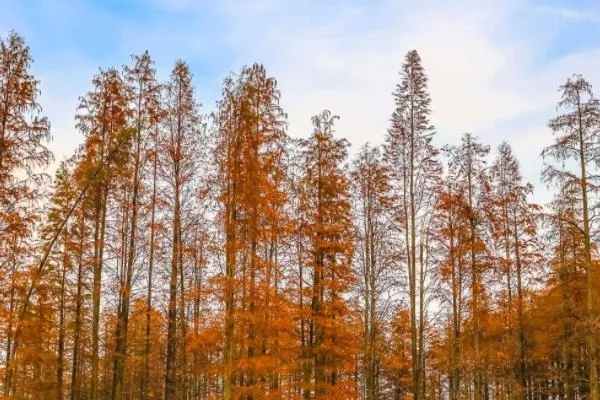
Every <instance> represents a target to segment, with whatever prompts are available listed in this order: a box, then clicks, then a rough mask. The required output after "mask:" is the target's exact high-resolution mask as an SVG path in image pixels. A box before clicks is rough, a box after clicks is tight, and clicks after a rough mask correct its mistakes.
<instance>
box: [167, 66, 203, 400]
mask: <svg viewBox="0 0 600 400" xmlns="http://www.w3.org/2000/svg"><path fill="white" fill-rule="evenodd" d="M165 97H166V99H165V104H164V108H165V119H164V124H165V130H164V137H163V138H162V146H163V147H162V149H163V150H164V152H165V156H166V157H165V158H166V160H165V165H164V174H165V175H166V179H167V182H168V185H169V190H170V193H171V199H172V200H171V202H170V208H171V210H172V223H171V226H170V229H171V237H172V239H171V240H172V242H171V257H170V258H171V260H170V261H171V269H170V278H169V303H168V319H167V355H166V366H165V368H166V370H165V374H166V375H165V399H166V400H172V399H175V398H176V394H177V392H178V388H179V389H180V390H182V391H185V364H184V365H183V370H182V371H180V373H181V375H180V376H181V377H182V380H181V381H178V380H177V376H178V375H177V370H176V368H177V360H176V356H177V293H178V291H177V283H178V280H179V283H180V286H181V294H182V295H183V292H184V281H183V280H182V279H180V275H181V276H183V275H182V271H183V245H184V243H183V233H184V232H183V228H182V210H183V208H184V206H185V204H184V202H185V201H186V199H187V198H189V196H191V195H193V190H194V188H195V180H196V179H197V176H196V173H197V168H198V162H199V157H200V155H201V152H200V151H201V146H202V135H203V127H202V119H201V116H200V113H199V104H198V103H197V102H196V100H195V98H194V86H193V84H192V75H191V73H190V70H189V67H188V65H187V64H186V63H184V62H183V61H178V62H177V63H176V64H175V67H174V68H173V71H172V72H171V79H170V81H169V83H168V84H167V85H166V94H165ZM179 313H180V317H181V319H182V321H184V322H183V325H182V329H184V330H183V331H182V332H181V337H180V340H182V341H184V340H185V328H184V327H185V309H184V308H181V307H180V310H179ZM180 355H181V357H184V356H185V347H184V350H183V351H182V352H181V353H180Z"/></svg>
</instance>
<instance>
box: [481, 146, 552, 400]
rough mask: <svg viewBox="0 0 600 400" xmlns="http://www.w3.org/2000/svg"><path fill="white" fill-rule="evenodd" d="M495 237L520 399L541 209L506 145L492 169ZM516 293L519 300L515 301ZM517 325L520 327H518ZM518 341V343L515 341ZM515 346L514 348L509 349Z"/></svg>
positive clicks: (513, 390)
mask: <svg viewBox="0 0 600 400" xmlns="http://www.w3.org/2000/svg"><path fill="white" fill-rule="evenodd" d="M490 178H491V184H492V202H493V207H491V208H490V210H491V211H492V213H493V214H494V215H493V216H490V219H491V220H492V221H493V225H494V226H493V227H492V228H493V231H494V236H495V237H496V239H497V240H498V243H499V246H498V247H499V248H501V249H503V254H502V255H501V256H500V257H499V258H500V267H501V268H499V270H500V271H502V273H503V274H504V276H505V278H504V279H505V282H506V310H507V311H506V321H507V322H506V324H507V333H508V335H509V343H510V344H512V343H515V342H516V355H515V354H511V352H510V351H509V359H510V360H512V362H513V363H514V365H512V366H510V367H509V371H510V370H512V371H513V372H514V375H515V376H514V379H515V381H516V383H517V384H518V387H516V388H515V387H511V396H513V397H515V398H518V397H521V396H522V395H523V391H524V390H525V388H526V375H527V371H526V367H527V365H526V360H527V356H526V354H527V351H528V350H527V348H526V347H527V343H526V337H525V327H524V320H523V318H524V312H525V310H524V307H525V300H524V290H525V279H526V274H528V275H529V274H530V273H531V269H532V267H533V266H534V265H535V264H539V261H540V244H539V241H538V240H537V234H538V233H537V222H536V220H535V215H536V214H537V213H539V207H538V206H536V205H535V204H530V203H529V201H528V197H529V196H530V195H531V194H532V192H533V187H532V186H531V185H530V184H529V183H525V182H523V177H522V176H521V173H520V171H519V163H518V161H517V159H516V158H515V156H514V154H513V153H512V150H511V147H510V146H509V145H508V144H507V143H506V142H504V143H502V144H500V146H499V147H498V155H497V157H496V159H495V160H494V162H493V164H492V165H491V168H490ZM513 292H516V293H514V294H516V299H514V300H513V297H514V295H513ZM514 325H516V326H514ZM515 339H516V340H515ZM509 347H512V346H509Z"/></svg>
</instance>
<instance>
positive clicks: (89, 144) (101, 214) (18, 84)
mask: <svg viewBox="0 0 600 400" xmlns="http://www.w3.org/2000/svg"><path fill="white" fill-rule="evenodd" d="M32 62H33V59H32V56H31V54H30V50H29V47H28V46H27V45H26V43H25V42H24V40H23V38H22V37H21V36H20V35H18V34H17V33H14V32H11V33H10V34H9V35H8V37H7V38H4V39H2V40H0V346H1V355H0V362H1V364H2V366H1V368H0V378H1V379H2V386H1V387H2V392H1V393H0V394H2V396H3V397H2V398H4V399H56V400H66V399H69V400H101V399H111V400H121V399H141V400H150V399H165V400H174V399H177V400H200V399H223V400H233V399H236V400H237V399H245V400H250V399H253V400H254V399H256V400H258V399H299V400H300V399H302V400H309V399H320V400H326V399H368V400H377V399H382V400H384V399H394V400H400V399H407V398H412V399H415V400H425V399H432V400H433V399H451V400H458V399H474V400H484V399H485V400H487V399H491V398H493V399H511V400H512V399H531V400H533V399H536V400H537V399H565V400H574V399H598V372H597V368H598V358H597V351H598V350H597V345H598V333H599V327H598V315H597V314H598V308H599V306H600V304H599V303H598V298H597V294H596V291H597V287H598V280H599V276H598V268H597V267H598V262H599V260H600V258H599V256H598V243H599V242H600V237H599V236H598V235H599V231H598V221H597V213H598V210H599V209H600V208H599V207H600V202H599V201H598V200H599V197H598V191H599V189H600V184H599V181H600V174H599V167H600V165H599V164H600V103H599V102H598V100H597V99H596V97H594V95H593V92H592V87H591V85H590V83H589V82H588V81H586V80H585V79H584V78H583V77H582V76H580V75H573V76H572V77H570V78H568V79H567V81H566V83H564V84H563V85H562V86H560V92H559V94H560V98H559V102H558V111H557V116H556V117H555V118H553V119H552V120H550V121H549V123H548V128H549V131H551V132H552V134H553V135H554V142H553V144H552V145H550V146H549V147H547V148H545V149H544V151H543V153H542V154H541V155H540V156H541V157H542V159H543V160H544V169H543V172H542V179H543V181H544V182H545V184H547V185H548V186H549V187H550V188H552V189H553V190H554V200H553V201H552V202H551V203H549V204H546V205H543V206H540V205H537V204H535V203H533V202H532V199H531V198H532V193H533V186H532V185H531V184H530V183H528V182H526V181H525V180H524V178H523V177H522V175H521V173H520V171H519V162H518V160H517V159H516V157H515V155H514V154H513V152H512V150H511V147H510V145H509V144H508V143H506V142H504V143H502V144H501V145H500V146H498V148H497V149H495V150H494V151H493V152H492V151H491V150H490V147H489V146H488V145H486V144H485V143H483V142H482V141H481V140H480V139H479V138H478V137H477V136H476V135H474V134H471V133H465V134H463V135H462V136H461V138H460V140H459V141H458V143H457V144H455V145H448V146H444V147H441V148H438V147H436V146H435V145H434V141H433V138H434V135H435V129H434V127H433V125H432V123H431V99H430V95H429V93H428V88H427V75H426V73H425V71H424V69H423V66H422V62H421V58H420V56H419V54H418V53H417V51H415V50H412V51H409V52H408V53H407V54H406V57H405V59H404V63H403V64H402V65H401V68H400V76H399V83H398V84H397V86H396V87H395V90H394V91H393V94H392V98H391V101H393V108H394V111H393V114H392V115H391V118H390V123H389V129H388V131H387V133H386V136H385V142H384V143H383V144H382V145H381V146H373V145H369V144H366V145H364V146H362V147H361V148H360V150H359V151H358V152H357V153H356V154H355V155H352V156H351V155H350V154H349V150H350V144H349V142H348V141H347V140H345V139H343V138H341V137H339V136H338V135H337V133H336V130H335V128H336V120H337V119H338V118H339V117H338V116H337V115H335V114H334V113H332V112H330V111H328V110H324V111H321V112H318V113H316V115H315V116H314V117H313V118H312V125H313V130H312V132H311V133H310V135H308V136H307V138H305V139H296V138H292V137H290V136H289V135H288V134H287V122H286V120H287V115H286V113H285V111H284V110H283V108H282V107H281V105H280V92H279V90H278V87H277V81H276V79H275V78H274V77H272V76H270V75H269V74H268V73H267V71H266V70H265V68H264V66H263V65H261V64H253V65H250V66H244V67H242V68H241V69H240V70H239V71H238V72H237V73H231V74H230V75H229V76H227V78H225V80H224V82H223V86H222V91H221V96H220V99H219V100H218V101H217V103H216V107H215V111H213V112H211V113H208V112H206V111H204V108H203V107H202V105H201V104H200V103H199V102H198V100H197V97H198V96H197V93H196V92H195V88H194V84H193V77H192V73H191V72H190V69H189V67H188V65H187V64H186V63H185V62H184V61H177V62H176V63H175V65H174V67H173V70H172V72H171V75H170V77H169V78H168V80H167V81H166V82H159V81H158V80H157V78H156V71H155V67H154V62H153V60H152V58H151V56H150V55H149V54H148V52H145V53H142V54H140V55H134V56H132V57H131V60H129V63H128V64H127V65H125V66H123V67H118V68H106V69H100V70H99V72H98V73H97V74H96V75H95V76H94V77H93V78H92V81H91V84H90V89H89V91H88V92H87V93H84V94H82V96H81V97H80V98H79V105H78V107H77V109H76V110H75V118H76V129H77V131H78V132H80V133H81V135H82V144H81V145H80V146H79V148H78V149H77V150H76V152H75V153H74V154H73V155H72V156H71V157H70V158H68V159H66V160H64V161H61V162H60V164H59V166H58V168H57V170H56V174H55V176H54V178H53V179H51V178H50V177H49V176H48V174H47V170H48V169H49V167H50V166H51V165H52V163H53V156H52V153H51V152H50V151H49V150H48V148H47V145H48V143H49V141H50V140H51V134H50V123H49V121H48V119H47V118H46V117H44V116H43V112H42V109H41V106H40V104H39V103H38V98H39V95H40V91H39V88H38V86H39V82H38V81H37V80H36V79H35V77H34V76H33V75H32V74H31V72H30V69H31V65H32ZM549 134H550V133H549ZM533 156H538V155H537V154H535V155H533Z"/></svg>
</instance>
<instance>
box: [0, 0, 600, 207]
mask: <svg viewBox="0 0 600 400" xmlns="http://www.w3.org/2000/svg"><path fill="white" fill-rule="evenodd" d="M11 29H13V30H16V31H17V32H19V33H20V34H22V35H23V36H24V37H25V40H26V41H27V43H28V44H29V45H30V47H31V51H32V54H33V56H34V58H35V64H34V73H35V75H36V76H37V77H38V79H40V80H41V89H42V98H41V103H42V106H43V109H44V113H45V114H46V115H47V116H48V117H49V118H50V120H51V122H52V127H53V135H54V142H53V144H52V149H53V150H54V151H55V153H56V154H57V158H58V159H61V158H63V157H66V156H68V155H70V154H71V153H72V152H73V150H74V149H75V148H76V146H77V145H78V143H80V142H81V136H80V135H79V134H78V133H77V132H76V131H75V130H74V128H73V125H74V120H73V115H74V111H75V108H76V105H77V97H78V96H80V95H82V94H84V93H85V92H86V91H87V90H88V89H89V88H90V81H91V77H92V75H93V74H94V73H95V72H97V70H98V68H99V67H103V68H104V67H110V66H119V65H122V64H124V63H128V61H129V56H130V54H132V53H141V52H143V51H144V50H149V51H150V53H151V55H152V56H153V57H154V59H155V60H156V64H157V69H158V72H159V76H160V77H161V78H166V77H167V76H168V74H169V72H170V69H171V67H172V65H173V63H174V61H175V60H176V59H179V58H180V59H183V60H185V61H187V62H188V63H189V64H190V66H191V69H192V71H193V73H194V78H195V84H196V87H197V93H198V98H199V100H200V101H201V102H202V103H203V104H204V110H205V111H210V110H212V109H213V108H214V103H215V101H216V100H217V99H218V97H219V92H220V84H221V82H222V80H223V78H224V77H225V76H226V75H227V74H228V73H229V72H230V71H236V70H238V69H239V67H240V66H241V65H243V64H249V63H252V62H255V61H258V62H262V63H264V64H265V66H266V68H267V71H269V73H270V74H272V75H273V76H275V77H276V78H277V79H278V81H279V87H280V89H281V92H282V104H283V106H284V108H285V110H286V111H287V113H288V115H289V132H290V134H291V135H293V136H305V135H307V134H309V133H310V117H311V116H312V115H314V114H316V113H317V112H319V111H320V110H322V109H324V108H327V109H330V110H332V111H333V112H334V113H336V114H338V115H340V117H341V119H340V121H339V123H338V127H337V133H338V135H340V136H344V137H346V138H348V139H349V140H350V142H351V143H352V145H353V147H354V148H355V149H357V148H359V147H360V146H361V145H362V144H364V143H366V142H371V143H381V141H382V140H383V137H384V135H385V132H386V128H387V126H388V120H389V116H390V114H391V111H392V108H393V103H392V98H391V92H392V90H393V89H394V85H395V84H396V83H397V82H398V71H399V69H400V67H401V64H402V61H403V57H404V55H405V54H406V52H407V51H409V50H411V49H413V48H415V49H417V50H418V51H419V52H420V54H421V56H422V59H423V63H424V67H425V69H426V72H427V73H428V75H429V79H430V81H429V88H430V92H431V97H432V108H433V114H432V123H433V124H434V125H435V127H436V131H437V136H436V142H437V144H438V145H440V146H441V145H443V144H446V143H450V144H453V143H457V142H458V140H459V138H460V135H461V134H462V133H463V132H472V133H473V134H475V135H477V136H479V137H480V138H481V140H482V141H484V142H486V143H488V144H490V145H491V146H492V147H495V146H497V145H498V144H499V143H500V142H501V141H503V140H506V141H508V142H509V143H510V144H511V145H512V146H513V148H514V150H515V152H516V153H517V155H518V157H519V159H520V160H521V164H522V169H523V173H524V175H525V176H526V178H527V179H528V180H529V181H530V182H531V183H533V184H534V186H535V187H536V199H537V200H538V201H546V200H548V193H547V191H546V190H545V189H544V187H543V185H542V184H541V183H540V179H539V173H540V170H541V169H542V166H543V161H542V160H541V158H540V157H539V154H540V152H541V150H542V148H543V147H544V146H545V145H546V144H548V143H549V142H550V141H551V140H552V135H551V133H550V132H549V131H548V129H547V128H546V124H547V121H548V119H549V118H551V117H552V116H553V115H555V113H556V107H555V104H556V102H557V101H558V98H559V94H558V92H557V89H558V86H560V84H562V83H563V82H564V81H565V79H566V78H567V77H568V76H570V75H571V74H573V73H582V74H584V76H586V77H587V78H588V79H589V80H590V81H591V82H592V84H596V85H597V88H598V90H599V91H600V2H599V1H597V0H571V1H569V0H543V1H542V0H539V1H536V0H529V1H525V0H448V1H441V0H418V1H417V0H412V1H405V0H218V1H217V0H94V1H91V0H90V1H83V0H82V1H75V0H2V1H0V34H1V35H2V36H4V37H5V36H6V34H7V33H8V32H9V31H10V30H11Z"/></svg>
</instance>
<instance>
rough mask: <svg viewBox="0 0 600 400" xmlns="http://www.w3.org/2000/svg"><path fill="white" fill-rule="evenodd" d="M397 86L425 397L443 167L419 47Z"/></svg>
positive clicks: (402, 186) (408, 253) (399, 195)
mask: <svg viewBox="0 0 600 400" xmlns="http://www.w3.org/2000/svg"><path fill="white" fill-rule="evenodd" d="M400 76H401V82H400V84H398V85H397V87H396V90H395V91H394V103H395V110H394V113H393V114H392V118H391V127H390V128H389V130H388V134H387V137H386V143H385V155H386V160H387V163H388V164H389V166H390V174H391V178H392V187H393V189H394V194H395V196H396V199H397V205H396V207H395V210H396V219H397V221H398V223H399V224H400V230H401V232H402V235H403V241H404V246H405V249H404V255H405V258H406V267H407V272H408V289H409V290H408V291H409V301H410V317H411V341H412V353H411V354H412V374H413V395H414V398H415V399H416V400H418V399H420V398H421V397H422V396H423V393H422V391H423V387H422V384H423V382H424V376H423V374H424V372H425V369H424V358H423V353H424V348H425V343H424V340H425V335H424V329H425V318H426V316H425V313H426V310H425V303H426V299H425V284H426V283H425V281H426V276H425V275H426V270H427V265H426V258H427V257H426V254H425V252H424V246H425V243H426V241H427V238H426V237H424V235H425V233H426V232H427V229H426V228H427V224H428V215H430V213H431V210H432V209H433V206H434V195H435V187H436V186H437V185H438V180H439V175H440V173H441V167H440V165H439V163H438V161H437V154H438V151H437V149H435V147H433V145H432V144H431V139H432V136H433V126H431V124H430V122H429V116H430V114H431V110H430V103H431V100H430V97H429V93H428V92H427V76H426V75H425V71H424V69H423V66H422V65H421V58H420V56H419V54H418V53H417V51H416V50H412V51H410V52H408V54H407V55H406V57H405V61H404V64H403V65H402V70H401V72H400Z"/></svg>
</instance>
